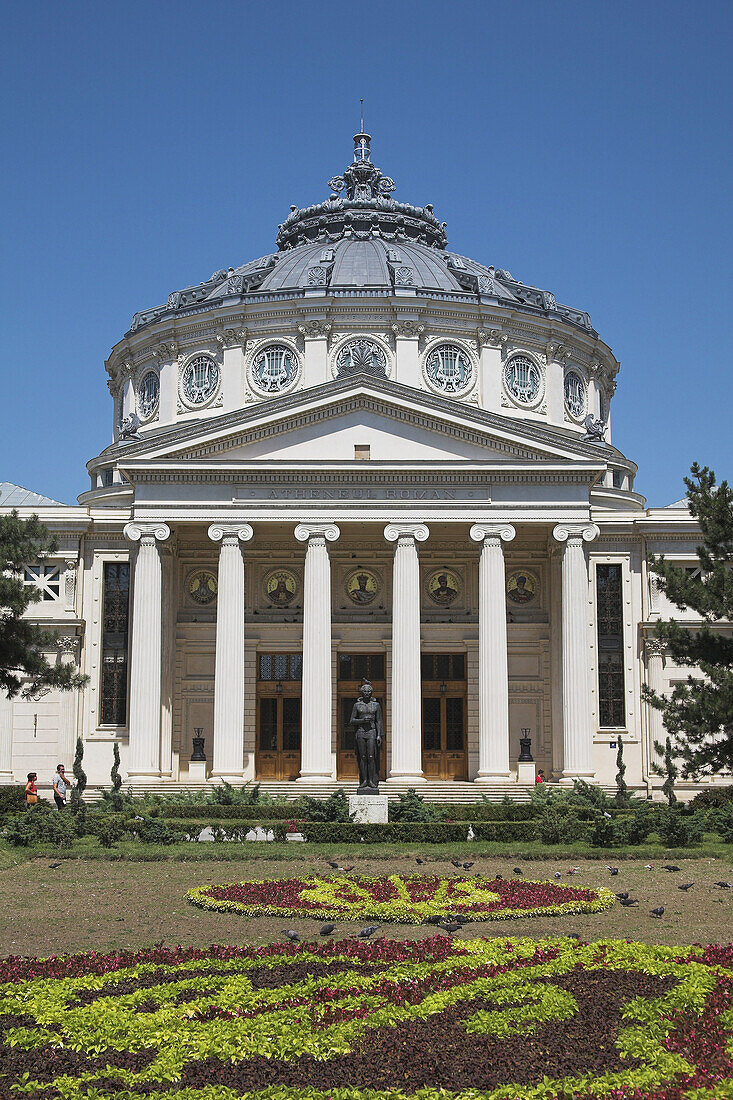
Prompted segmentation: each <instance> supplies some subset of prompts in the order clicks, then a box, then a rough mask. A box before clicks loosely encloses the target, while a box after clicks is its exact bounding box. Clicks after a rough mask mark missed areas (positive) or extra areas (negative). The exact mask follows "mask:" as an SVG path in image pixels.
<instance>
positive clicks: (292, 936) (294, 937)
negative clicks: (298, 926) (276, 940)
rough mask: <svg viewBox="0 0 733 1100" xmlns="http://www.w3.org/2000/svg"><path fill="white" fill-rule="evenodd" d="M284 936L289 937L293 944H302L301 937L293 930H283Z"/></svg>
mask: <svg viewBox="0 0 733 1100" xmlns="http://www.w3.org/2000/svg"><path fill="white" fill-rule="evenodd" d="M283 936H287V938H288V939H289V940H292V941H293V943H300V936H299V935H298V933H297V932H294V931H293V929H292V928H287V929H286V928H283Z"/></svg>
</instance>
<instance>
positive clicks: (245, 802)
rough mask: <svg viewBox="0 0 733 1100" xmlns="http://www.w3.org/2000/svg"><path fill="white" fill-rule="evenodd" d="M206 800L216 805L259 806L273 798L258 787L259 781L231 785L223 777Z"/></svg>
mask: <svg viewBox="0 0 733 1100" xmlns="http://www.w3.org/2000/svg"><path fill="white" fill-rule="evenodd" d="M208 801H209V802H212V803H213V804H214V805H217V806H255V805H258V806H259V805H260V803H267V802H272V801H273V798H272V796H271V795H269V794H267V792H266V791H262V790H261V789H260V784H259V783H253V784H251V785H250V784H249V783H245V784H244V785H243V786H241V787H233V786H232V784H231V783H227V781H226V779H224V780H222V782H221V784H220V785H219V786H218V787H214V788H213V790H212V791H211V794H210V796H209V798H208Z"/></svg>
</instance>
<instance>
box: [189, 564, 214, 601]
mask: <svg viewBox="0 0 733 1100" xmlns="http://www.w3.org/2000/svg"><path fill="white" fill-rule="evenodd" d="M186 589H187V591H188V594H189V596H190V597H191V599H192V600H193V601H194V602H195V603H200V604H203V605H206V604H209V603H213V602H214V600H215V599H216V591H217V584H216V573H212V572H211V570H210V569H197V570H196V571H195V572H194V573H189V576H188V580H187V582H186Z"/></svg>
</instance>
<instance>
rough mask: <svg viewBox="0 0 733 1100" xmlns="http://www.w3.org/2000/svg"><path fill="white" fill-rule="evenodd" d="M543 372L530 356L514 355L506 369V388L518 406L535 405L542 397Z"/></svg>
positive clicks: (508, 361)
mask: <svg viewBox="0 0 733 1100" xmlns="http://www.w3.org/2000/svg"><path fill="white" fill-rule="evenodd" d="M542 381H543V380H542V371H541V370H540V368H539V367H538V365H537V363H535V361H534V359H530V358H529V356H528V355H513V356H512V357H511V359H509V360H507V363H506V365H505V367H504V387H505V389H506V391H507V393H508V394H509V396H510V397H511V398H512V400H513V401H515V402H516V403H517V404H518V405H534V404H536V403H537V401H539V399H540V397H541V396H542Z"/></svg>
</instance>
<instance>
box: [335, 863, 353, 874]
mask: <svg viewBox="0 0 733 1100" xmlns="http://www.w3.org/2000/svg"><path fill="white" fill-rule="evenodd" d="M337 870H339V871H346V872H347V873H348V872H349V871H353V870H354V864H353V863H351V864H349V866H348V867H338V868H337Z"/></svg>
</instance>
